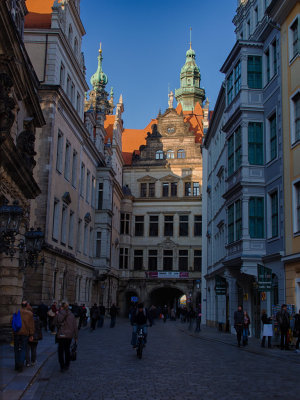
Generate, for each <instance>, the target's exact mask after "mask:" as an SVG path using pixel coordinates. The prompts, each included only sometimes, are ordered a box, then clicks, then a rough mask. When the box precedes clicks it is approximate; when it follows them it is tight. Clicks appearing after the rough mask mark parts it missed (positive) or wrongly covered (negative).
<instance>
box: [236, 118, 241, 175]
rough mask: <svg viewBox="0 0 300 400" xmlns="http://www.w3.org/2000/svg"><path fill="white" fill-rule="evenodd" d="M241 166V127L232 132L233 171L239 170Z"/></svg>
mask: <svg viewBox="0 0 300 400" xmlns="http://www.w3.org/2000/svg"><path fill="white" fill-rule="evenodd" d="M241 164H242V134H241V127H240V126H239V127H238V129H237V130H236V131H235V132H234V169H235V171H236V170H237V169H239V167H240V166H241Z"/></svg>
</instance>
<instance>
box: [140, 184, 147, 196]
mask: <svg viewBox="0 0 300 400" xmlns="http://www.w3.org/2000/svg"><path fill="white" fill-rule="evenodd" d="M141 197H147V183H141Z"/></svg>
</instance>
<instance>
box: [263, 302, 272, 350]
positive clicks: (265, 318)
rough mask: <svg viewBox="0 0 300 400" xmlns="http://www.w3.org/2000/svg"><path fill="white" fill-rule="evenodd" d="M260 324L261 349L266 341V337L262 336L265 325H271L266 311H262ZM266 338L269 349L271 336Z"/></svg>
mask: <svg viewBox="0 0 300 400" xmlns="http://www.w3.org/2000/svg"><path fill="white" fill-rule="evenodd" d="M261 322H262V323H263V337H262V341H261V347H265V341H266V336H264V333H265V331H266V328H265V325H272V318H270V317H268V315H267V312H266V310H262V314H261ZM267 337H268V348H271V347H272V345H271V339H272V336H267Z"/></svg>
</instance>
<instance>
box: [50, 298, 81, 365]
mask: <svg viewBox="0 0 300 400" xmlns="http://www.w3.org/2000/svg"><path fill="white" fill-rule="evenodd" d="M54 323H55V325H56V326H57V342H58V361H59V364H60V370H61V372H63V371H65V370H67V369H69V366H70V345H71V342H72V339H73V338H74V339H75V341H76V342H77V338H78V329H77V324H76V320H75V316H74V314H73V313H72V312H71V310H69V304H68V303H62V306H61V309H60V310H59V312H58V314H57V315H56V317H55V318H54Z"/></svg>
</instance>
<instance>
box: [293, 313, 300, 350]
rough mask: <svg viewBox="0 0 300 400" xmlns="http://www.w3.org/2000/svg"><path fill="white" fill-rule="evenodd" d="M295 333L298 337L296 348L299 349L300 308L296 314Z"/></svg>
mask: <svg viewBox="0 0 300 400" xmlns="http://www.w3.org/2000/svg"><path fill="white" fill-rule="evenodd" d="M294 335H296V337H297V342H296V350H299V343H300V310H299V312H298V314H296V315H295V325H294Z"/></svg>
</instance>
